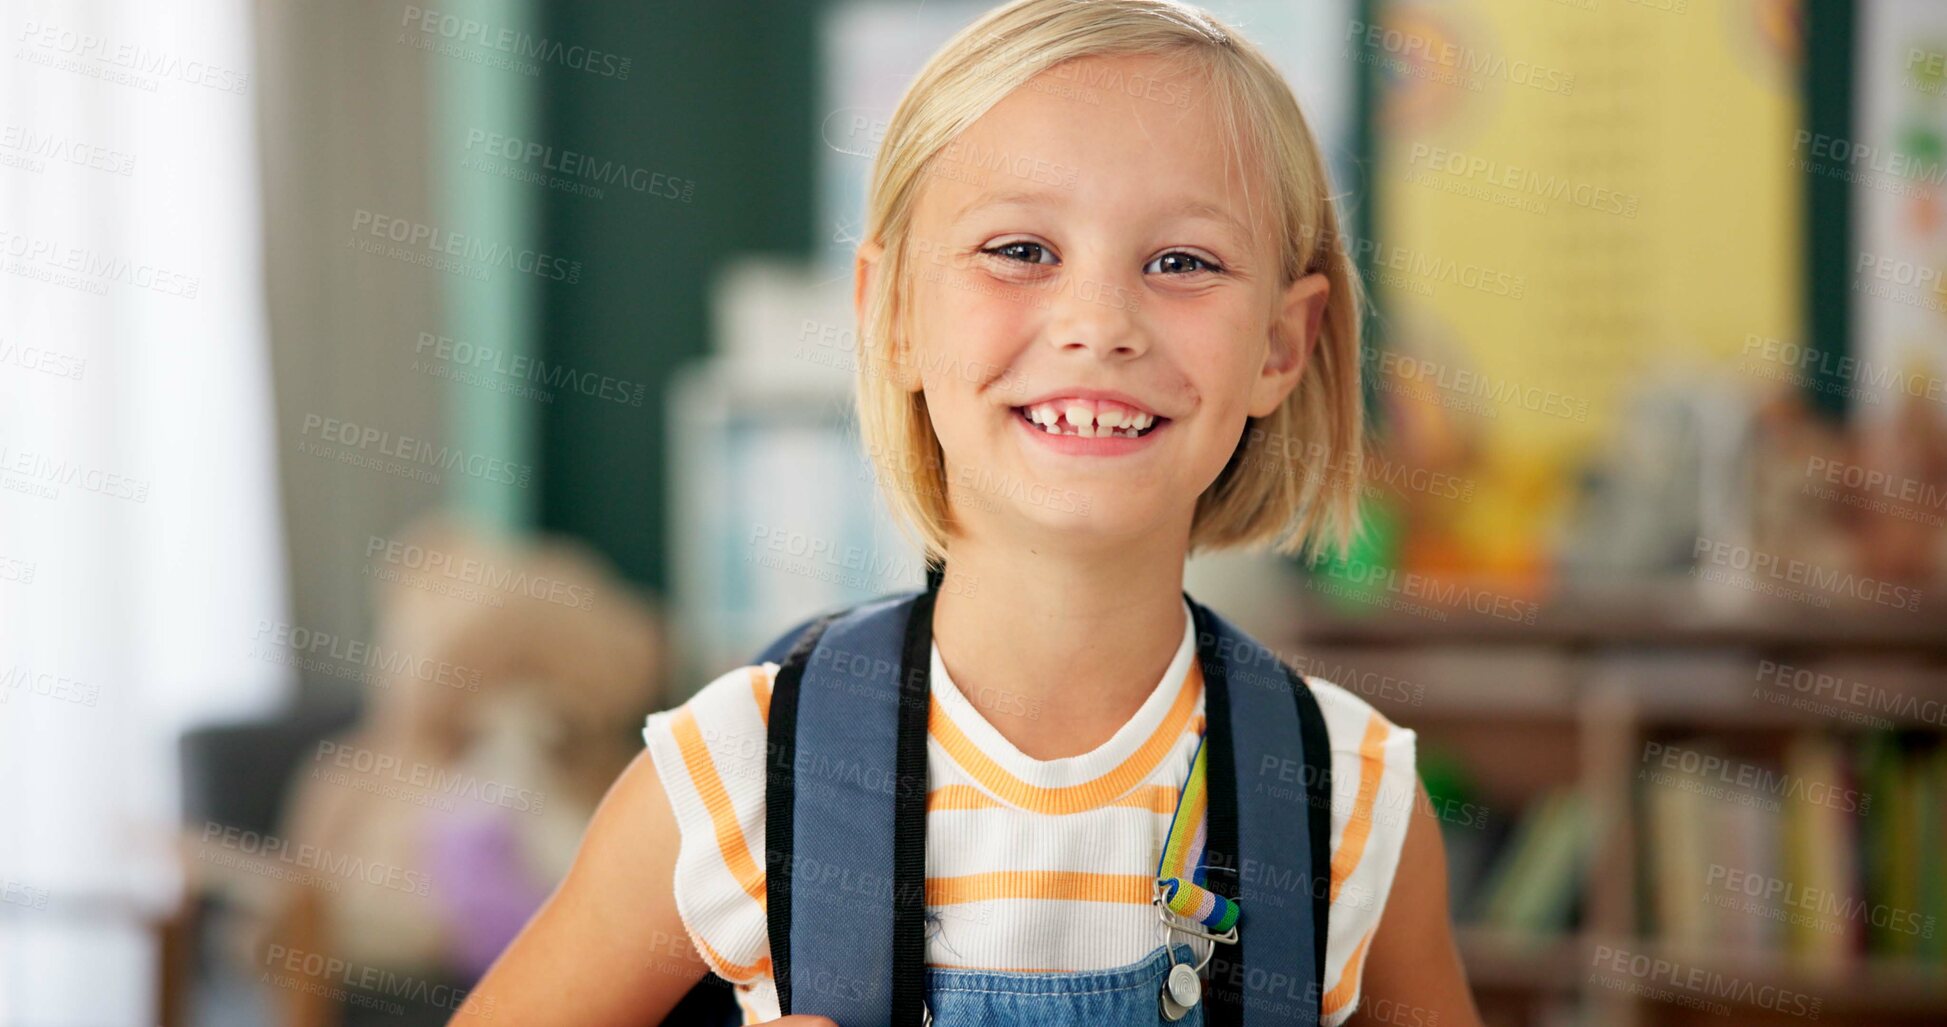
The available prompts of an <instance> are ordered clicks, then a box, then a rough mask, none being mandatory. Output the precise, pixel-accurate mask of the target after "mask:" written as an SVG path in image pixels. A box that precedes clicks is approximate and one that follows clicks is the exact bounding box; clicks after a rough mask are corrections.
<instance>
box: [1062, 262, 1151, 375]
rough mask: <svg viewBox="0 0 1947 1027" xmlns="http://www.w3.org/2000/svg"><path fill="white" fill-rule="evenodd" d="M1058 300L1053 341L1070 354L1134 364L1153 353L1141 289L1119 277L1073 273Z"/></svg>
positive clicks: (1065, 280)
mask: <svg viewBox="0 0 1947 1027" xmlns="http://www.w3.org/2000/svg"><path fill="white" fill-rule="evenodd" d="M1060 281H1061V287H1060V290H1059V291H1058V292H1057V293H1056V295H1055V296H1054V297H1052V299H1051V301H1050V303H1051V308H1052V309H1051V311H1050V317H1049V320H1048V339H1049V341H1050V342H1051V343H1052V344H1053V345H1054V347H1055V348H1056V349H1057V350H1059V351H1061V352H1062V353H1064V354H1074V355H1081V354H1084V353H1090V354H1093V355H1094V356H1095V357H1096V358H1097V359H1100V360H1131V359H1134V358H1136V357H1139V356H1141V355H1143V354H1144V353H1147V352H1148V351H1149V344H1150V343H1149V334H1148V331H1147V329H1146V328H1145V326H1144V324H1143V320H1142V318H1141V317H1140V303H1139V302H1138V299H1139V295H1138V292H1137V290H1136V289H1135V288H1134V287H1133V286H1132V285H1130V284H1127V283H1125V282H1123V281H1121V280H1120V279H1119V278H1116V277H1115V276H1109V275H1099V274H1088V273H1073V272H1072V273H1070V274H1069V275H1066V276H1063V278H1062V279H1061V280H1060Z"/></svg>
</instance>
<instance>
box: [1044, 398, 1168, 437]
mask: <svg viewBox="0 0 1947 1027" xmlns="http://www.w3.org/2000/svg"><path fill="white" fill-rule="evenodd" d="M1014 416H1016V417H1019V418H1020V419H1021V420H1023V421H1026V422H1027V423H1028V424H1029V425H1030V426H1031V427H1033V428H1036V429H1038V430H1039V431H1041V432H1042V433H1044V434H1047V435H1072V436H1075V437H1077V438H1084V439H1110V438H1114V439H1139V438H1142V437H1143V436H1145V435H1148V434H1149V433H1150V432H1153V431H1155V430H1156V429H1158V428H1161V427H1162V426H1163V425H1165V424H1168V423H1169V420H1170V419H1169V418H1167V417H1164V416H1162V415H1161V414H1152V413H1150V412H1149V411H1147V410H1137V409H1135V408H1134V407H1129V406H1125V405H1123V404H1121V403H1112V402H1107V401H1101V400H1081V399H1073V400H1051V401H1049V402H1045V403H1033V404H1030V405H1028V406H1019V407H1015V408H1014Z"/></svg>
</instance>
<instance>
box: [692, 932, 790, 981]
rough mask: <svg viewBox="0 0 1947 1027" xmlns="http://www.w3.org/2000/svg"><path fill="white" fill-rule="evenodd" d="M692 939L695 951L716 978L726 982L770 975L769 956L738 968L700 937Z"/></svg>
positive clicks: (761, 957)
mask: <svg viewBox="0 0 1947 1027" xmlns="http://www.w3.org/2000/svg"><path fill="white" fill-rule="evenodd" d="M692 937H694V938H695V941H696V947H697V949H698V950H699V951H701V952H702V953H703V958H704V960H705V961H707V962H708V963H709V964H710V969H712V970H715V971H716V973H717V976H718V977H721V978H723V979H724V980H726V981H741V980H744V979H746V978H751V977H769V976H770V975H771V957H769V956H759V957H758V958H757V962H755V963H752V964H751V965H749V966H738V965H737V964H735V963H732V962H731V961H729V960H727V959H725V958H723V956H722V955H721V954H720V953H718V952H717V950H716V949H713V948H711V947H710V943H709V942H707V941H704V940H703V939H702V938H701V937H700V936H694V935H693V936H692Z"/></svg>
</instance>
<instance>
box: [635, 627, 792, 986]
mask: <svg viewBox="0 0 1947 1027" xmlns="http://www.w3.org/2000/svg"><path fill="white" fill-rule="evenodd" d="M776 669H777V666H776V664H768V663H767V664H758V665H753V666H748V667H739V668H737V669H736V670H733V671H729V672H727V673H725V674H722V675H720V676H718V677H717V678H716V679H714V680H712V681H711V682H710V683H708V684H706V685H704V686H703V687H702V688H701V689H699V690H698V691H697V692H696V694H695V695H692V696H691V697H690V698H689V699H687V700H686V701H684V702H683V703H682V704H681V705H679V706H676V707H674V708H672V709H668V710H662V711H660V712H657V713H652V714H650V715H649V717H648V719H647V720H646V721H645V722H644V724H643V728H642V736H643V741H644V743H645V744H646V745H647V746H648V750H649V754H650V757H651V758H652V759H653V760H654V761H655V764H656V772H657V774H658V775H660V777H661V779H662V783H663V789H664V794H665V795H666V796H667V797H668V800H669V805H670V808H671V809H673V810H674V811H675V814H676V826H677V829H678V831H679V834H680V842H679V850H678V854H677V859H676V879H675V884H676V905H677V909H678V910H679V911H680V912H681V913H682V917H683V923H684V926H685V928H687V929H688V931H689V933H690V935H691V937H692V938H693V939H694V940H695V941H696V943H697V949H698V951H700V952H701V953H702V955H703V957H704V959H705V961H706V962H708V963H709V964H710V968H711V969H712V970H714V971H715V972H716V973H717V975H718V976H720V977H723V978H725V979H727V980H732V981H739V982H744V981H750V980H754V979H756V978H759V977H762V976H765V975H766V974H768V973H769V964H770V958H769V952H770V947H769V942H768V936H767V933H766V914H765V882H764V770H765V760H764V754H765V751H766V745H767V732H768V722H769V716H770V697H771V676H772V674H774V673H775V672H776Z"/></svg>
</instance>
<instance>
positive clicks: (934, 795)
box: [926, 785, 1001, 813]
mask: <svg viewBox="0 0 1947 1027" xmlns="http://www.w3.org/2000/svg"><path fill="white" fill-rule="evenodd" d="M1000 808H1001V804H1000V803H998V802H995V801H994V800H993V798H992V797H991V796H989V795H988V794H987V793H986V792H983V791H981V790H980V789H978V788H975V787H974V786H973V785H941V786H940V787H938V788H935V789H933V790H932V791H930V792H927V793H926V812H928V813H931V812H933V811H934V810H947V809H1000Z"/></svg>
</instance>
